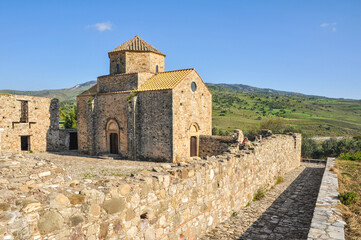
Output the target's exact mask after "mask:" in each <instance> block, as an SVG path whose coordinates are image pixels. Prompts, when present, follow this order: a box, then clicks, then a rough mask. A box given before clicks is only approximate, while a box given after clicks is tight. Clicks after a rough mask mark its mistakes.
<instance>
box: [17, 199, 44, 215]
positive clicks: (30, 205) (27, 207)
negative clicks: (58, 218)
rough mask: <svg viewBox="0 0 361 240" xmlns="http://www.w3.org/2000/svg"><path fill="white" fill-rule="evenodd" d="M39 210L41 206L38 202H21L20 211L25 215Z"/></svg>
mask: <svg viewBox="0 0 361 240" xmlns="http://www.w3.org/2000/svg"><path fill="white" fill-rule="evenodd" d="M40 208H41V204H40V203H39V202H37V201H32V200H28V201H24V202H23V208H22V209H21V211H22V212H25V213H30V212H34V211H37V210H39V209H40Z"/></svg>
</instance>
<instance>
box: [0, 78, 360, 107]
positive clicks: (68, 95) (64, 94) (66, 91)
mask: <svg viewBox="0 0 361 240" xmlns="http://www.w3.org/2000/svg"><path fill="white" fill-rule="evenodd" d="M95 84H96V81H88V82H85V83H81V84H77V85H75V86H73V87H70V88H60V89H43V90H35V91H22V90H11V89H3V90H0V94H16V95H29V96H38V97H55V98H58V99H59V101H61V102H62V101H68V100H75V99H76V96H77V95H79V94H80V93H82V92H84V91H85V90H87V89H89V88H91V87H92V86H93V85H95ZM206 85H207V86H208V87H217V88H219V87H223V88H226V89H230V90H235V91H242V92H243V93H266V94H273V95H280V96H304V97H317V98H329V99H345V98H332V97H325V96H318V95H309V94H304V93H299V92H291V91H282V90H276V89H272V88H259V87H252V86H250V85H245V84H228V83H206ZM348 100H354V101H359V100H358V99H348Z"/></svg>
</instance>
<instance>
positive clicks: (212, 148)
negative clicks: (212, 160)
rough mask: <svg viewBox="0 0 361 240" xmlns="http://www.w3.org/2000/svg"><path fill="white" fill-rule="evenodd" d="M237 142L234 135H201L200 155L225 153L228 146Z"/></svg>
mask: <svg viewBox="0 0 361 240" xmlns="http://www.w3.org/2000/svg"><path fill="white" fill-rule="evenodd" d="M232 143H235V138H234V137H232V136H211V135H201V136H199V157H201V158H203V157H207V156H217V155H221V154H222V153H224V152H225V151H226V150H227V149H228V147H229V146H230V145H231V144H232Z"/></svg>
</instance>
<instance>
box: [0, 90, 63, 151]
mask: <svg viewBox="0 0 361 240" xmlns="http://www.w3.org/2000/svg"><path fill="white" fill-rule="evenodd" d="M58 138H59V106H58V100H57V99H54V98H46V97H31V96H21V95H11V94H0V153H7V152H22V151H26V152H28V151H34V152H43V151H53V150H56V149H57V147H58V146H57V145H58Z"/></svg>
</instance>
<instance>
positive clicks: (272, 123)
mask: <svg viewBox="0 0 361 240" xmlns="http://www.w3.org/2000/svg"><path fill="white" fill-rule="evenodd" d="M260 128H261V129H268V130H271V131H272V132H273V133H283V130H284V129H285V124H284V120H283V119H282V118H269V119H266V120H264V121H262V122H261V125H260Z"/></svg>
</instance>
